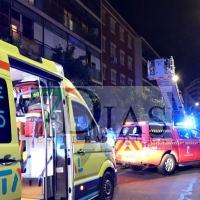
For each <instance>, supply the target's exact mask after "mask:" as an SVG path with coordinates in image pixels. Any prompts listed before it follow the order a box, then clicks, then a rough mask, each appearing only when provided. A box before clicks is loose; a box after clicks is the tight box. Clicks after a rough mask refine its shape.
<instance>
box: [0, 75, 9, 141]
mask: <svg viewBox="0 0 200 200" xmlns="http://www.w3.org/2000/svg"><path fill="white" fill-rule="evenodd" d="M0 133H1V137H0V143H10V142H11V125H10V109H9V101H8V91H7V85H6V81H5V80H4V79H2V78H0Z"/></svg>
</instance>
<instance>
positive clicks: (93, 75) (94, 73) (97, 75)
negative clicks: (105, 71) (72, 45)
mask: <svg viewBox="0 0 200 200" xmlns="http://www.w3.org/2000/svg"><path fill="white" fill-rule="evenodd" d="M89 72H90V79H91V80H92V79H94V80H97V81H99V82H102V75H101V71H99V70H98V69H95V68H91V67H89Z"/></svg>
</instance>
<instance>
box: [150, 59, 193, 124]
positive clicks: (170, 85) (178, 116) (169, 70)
mask: <svg viewBox="0 0 200 200" xmlns="http://www.w3.org/2000/svg"><path fill="white" fill-rule="evenodd" d="M147 69H148V79H149V80H156V81H157V84H158V87H159V88H160V91H161V94H162V96H163V98H164V100H165V103H166V106H167V108H168V110H169V112H170V113H171V114H172V122H173V124H174V125H180V124H181V123H182V122H183V121H186V118H187V119H189V118H190V119H191V121H192V122H194V118H193V117H192V116H187V115H186V113H185V108H184V102H183V98H182V94H181V91H179V88H178V85H177V82H176V81H174V79H173V78H174V77H175V76H176V74H175V65H174V59H173V57H172V56H171V57H170V58H159V59H154V60H151V61H147ZM193 124H194V123H193Z"/></svg>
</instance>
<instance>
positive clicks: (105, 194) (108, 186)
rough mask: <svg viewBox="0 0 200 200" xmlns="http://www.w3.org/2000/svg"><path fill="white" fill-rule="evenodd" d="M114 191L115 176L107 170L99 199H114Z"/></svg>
mask: <svg viewBox="0 0 200 200" xmlns="http://www.w3.org/2000/svg"><path fill="white" fill-rule="evenodd" d="M113 193H114V178H113V175H112V174H111V173H110V172H105V174H104V176H103V178H102V182H101V188H100V194H99V196H98V198H97V199H98V200H112V199H113Z"/></svg>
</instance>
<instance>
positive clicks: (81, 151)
mask: <svg viewBox="0 0 200 200" xmlns="http://www.w3.org/2000/svg"><path fill="white" fill-rule="evenodd" d="M77 153H78V154H80V155H85V151H84V150H83V149H80V150H79V151H78V152H77Z"/></svg>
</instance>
